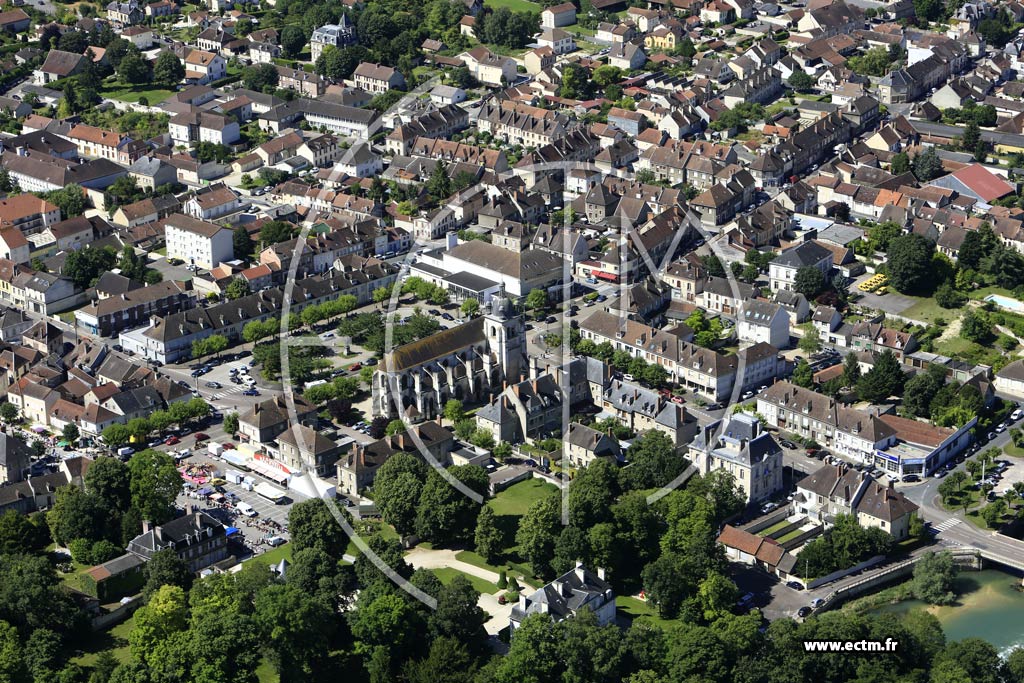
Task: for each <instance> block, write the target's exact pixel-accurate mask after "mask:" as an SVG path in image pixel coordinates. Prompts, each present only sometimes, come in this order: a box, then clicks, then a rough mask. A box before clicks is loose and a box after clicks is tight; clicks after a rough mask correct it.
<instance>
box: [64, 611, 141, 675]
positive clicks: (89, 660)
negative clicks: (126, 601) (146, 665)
mask: <svg viewBox="0 0 1024 683" xmlns="http://www.w3.org/2000/svg"><path fill="white" fill-rule="evenodd" d="M134 627H135V617H130V618H128V619H126V620H125V621H122V622H121V623H120V624H118V625H117V626H115V627H114V628H112V629H110V630H109V631H101V632H98V633H91V634H90V635H89V638H88V640H87V641H86V643H85V647H84V648H83V651H82V653H81V654H80V655H78V656H77V657H74V658H72V660H71V661H72V662H74V663H75V664H78V665H80V666H82V667H86V668H88V667H91V666H92V665H93V664H95V663H96V658H97V657H99V654H100V653H101V652H104V651H107V650H109V651H110V652H111V654H113V655H114V657H115V658H117V661H119V662H122V663H123V662H127V661H128V659H129V658H130V657H131V653H130V652H129V651H128V634H129V633H131V630H132V629H133V628H134Z"/></svg>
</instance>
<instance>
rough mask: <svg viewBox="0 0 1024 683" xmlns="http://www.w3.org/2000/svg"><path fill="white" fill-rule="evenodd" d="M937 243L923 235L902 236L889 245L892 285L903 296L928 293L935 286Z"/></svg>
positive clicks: (889, 266) (889, 271)
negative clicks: (934, 256) (934, 259)
mask: <svg viewBox="0 0 1024 683" xmlns="http://www.w3.org/2000/svg"><path fill="white" fill-rule="evenodd" d="M934 254H935V243H934V242H932V241H930V240H928V239H927V238H925V237H924V236H922V235H918V234H916V233H910V234H907V235H900V236H899V237H896V238H894V239H893V240H892V242H891V243H890V244H889V263H888V276H889V282H890V284H891V285H892V286H893V287H895V288H896V290H897V291H899V292H900V293H903V294H914V293H928V292H929V291H930V288H931V287H932V286H933V285H934V278H933V274H934V268H933V267H932V257H933V255H934Z"/></svg>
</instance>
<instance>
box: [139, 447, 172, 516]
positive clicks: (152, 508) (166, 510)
mask: <svg viewBox="0 0 1024 683" xmlns="http://www.w3.org/2000/svg"><path fill="white" fill-rule="evenodd" d="M128 472H129V474H130V476H131V484H130V486H129V488H130V491H131V500H132V507H133V508H135V509H136V510H138V512H139V514H140V515H142V518H143V519H144V520H149V521H150V522H152V523H153V524H163V523H164V522H166V521H168V520H169V519H171V517H172V516H173V510H174V500H175V499H176V498H177V497H178V494H179V493H180V492H181V481H182V480H181V473H180V472H178V468H177V467H175V465H174V460H173V459H172V458H171V456H170V455H168V454H167V453H162V452H160V451H155V450H150V449H147V450H144V451H140V452H138V453H136V454H134V455H133V456H132V457H131V460H129V461H128Z"/></svg>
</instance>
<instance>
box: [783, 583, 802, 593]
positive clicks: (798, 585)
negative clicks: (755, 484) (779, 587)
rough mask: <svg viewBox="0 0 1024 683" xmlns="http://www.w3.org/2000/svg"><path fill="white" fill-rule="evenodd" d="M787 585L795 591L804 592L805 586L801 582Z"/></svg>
mask: <svg viewBox="0 0 1024 683" xmlns="http://www.w3.org/2000/svg"><path fill="white" fill-rule="evenodd" d="M786 585H787V586H789V587H790V588H792V589H793V590H795V591H802V590H803V589H804V585H803V584H802V583H800V582H799V581H789V582H787V583H786Z"/></svg>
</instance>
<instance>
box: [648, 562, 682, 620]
mask: <svg viewBox="0 0 1024 683" xmlns="http://www.w3.org/2000/svg"><path fill="white" fill-rule="evenodd" d="M685 564H686V563H685V561H684V560H683V558H681V557H677V556H675V555H674V554H671V553H665V554H662V555H661V557H659V558H658V559H657V560H655V561H654V562H652V563H650V564H649V565H647V566H646V567H645V568H644V570H643V586H644V592H645V593H646V595H647V599H648V600H649V601H650V602H651V603H652V604H653V605H654V606H655V607H657V608H658V615H659V616H660V617H661V618H662V619H673V618H675V616H676V615H677V614H678V613H679V608H680V606H681V605H682V604H683V600H685V599H686V598H687V597H689V596H690V595H691V594H692V591H693V588H694V586H693V584H692V583H691V577H689V576H688V575H687V573H686V572H685V571H684V569H683V567H684V565H685Z"/></svg>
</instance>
